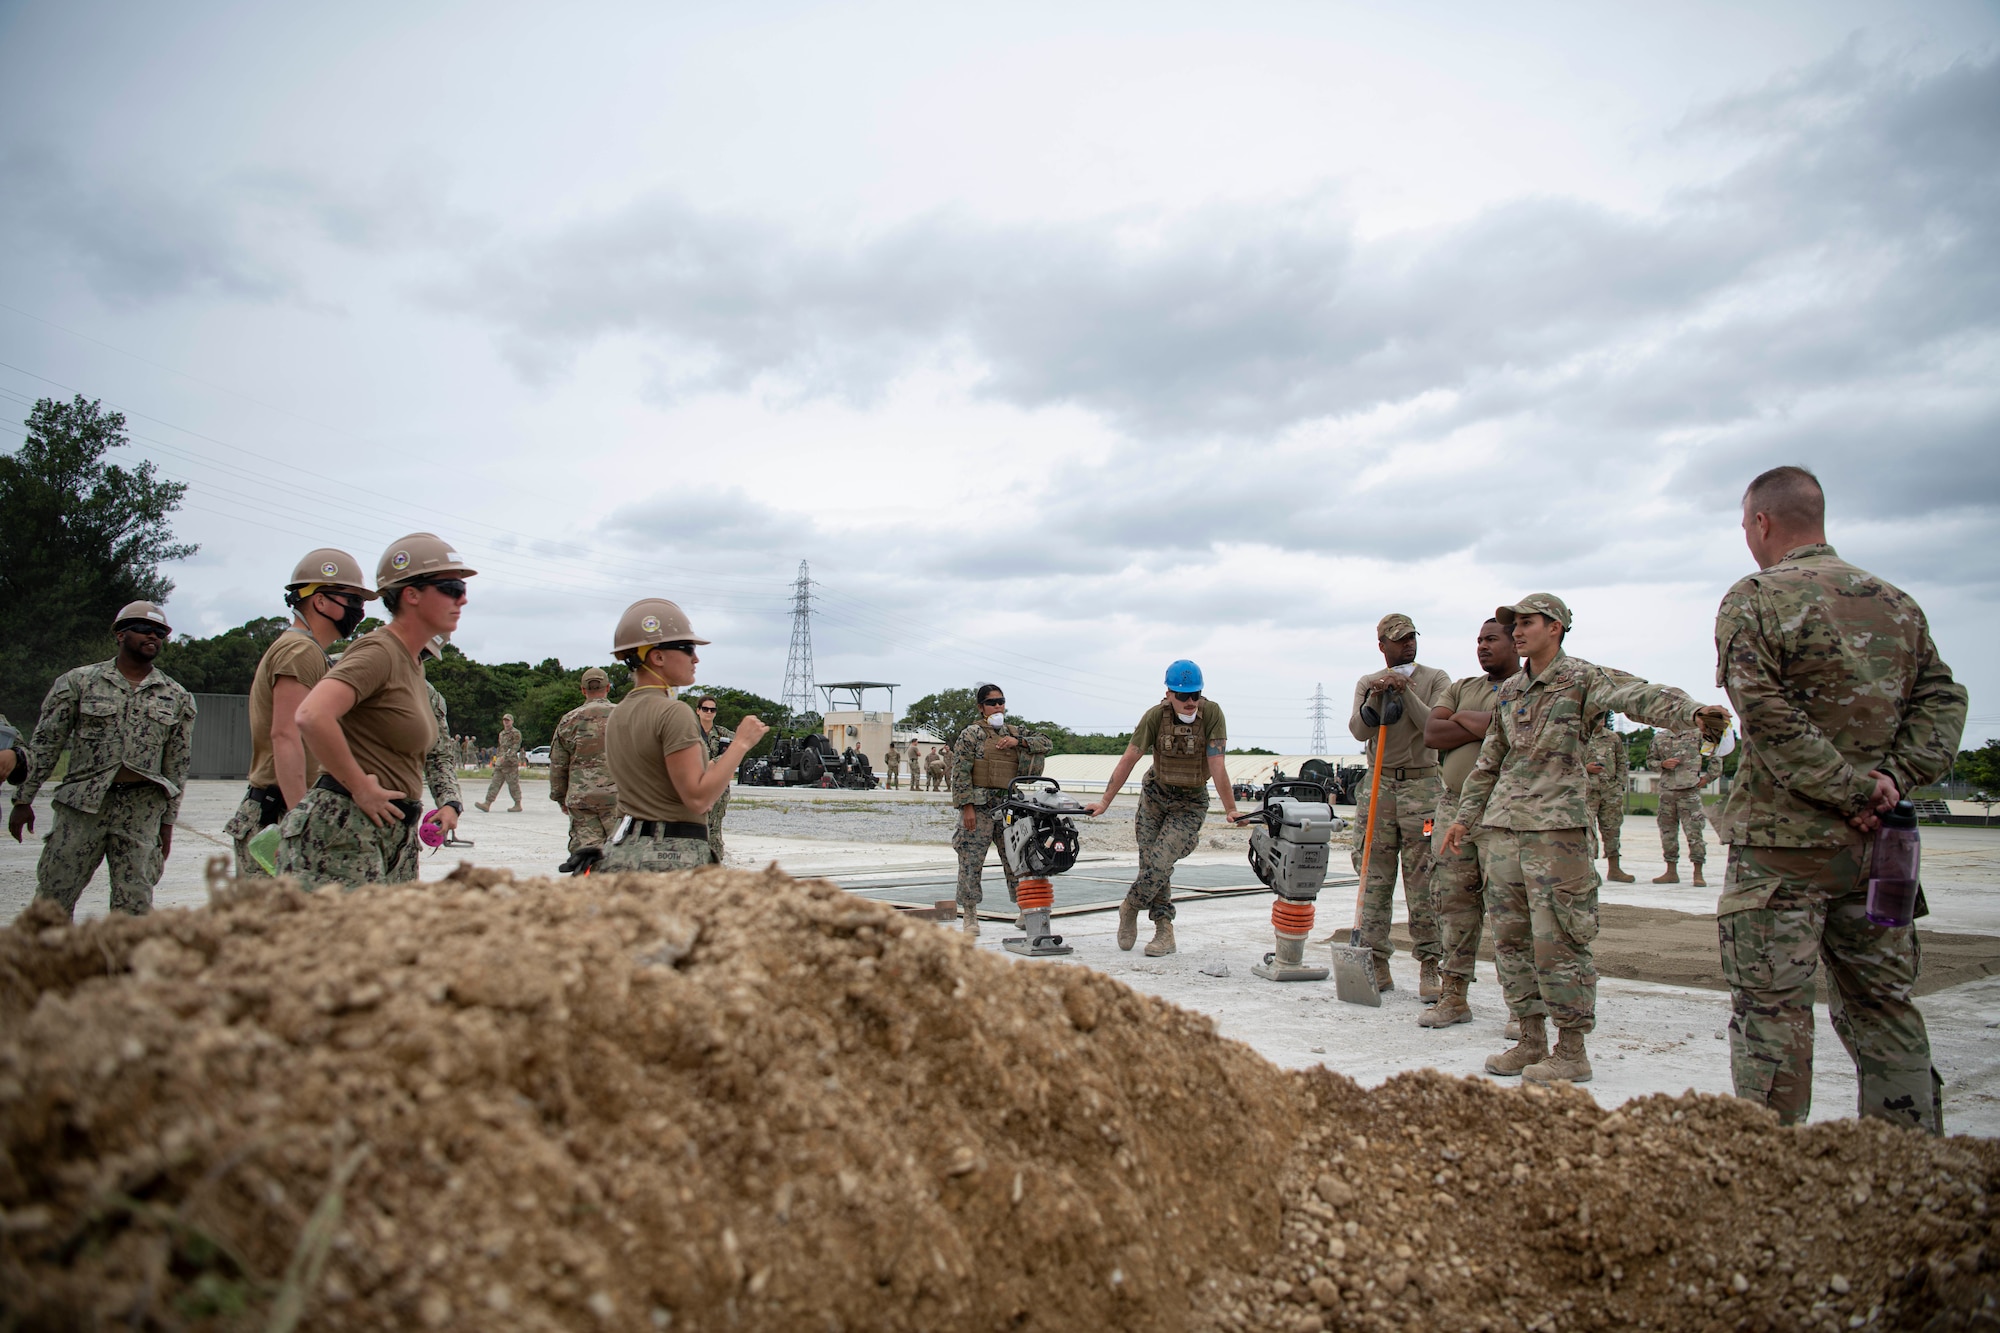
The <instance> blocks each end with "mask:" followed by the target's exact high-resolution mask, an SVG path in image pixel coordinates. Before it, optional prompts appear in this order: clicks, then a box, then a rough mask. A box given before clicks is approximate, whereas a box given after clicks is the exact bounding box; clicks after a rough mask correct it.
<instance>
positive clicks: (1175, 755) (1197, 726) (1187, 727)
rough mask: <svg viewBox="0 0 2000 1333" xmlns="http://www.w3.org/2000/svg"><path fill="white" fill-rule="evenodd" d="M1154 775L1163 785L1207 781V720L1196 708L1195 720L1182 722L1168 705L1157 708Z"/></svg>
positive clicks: (1199, 783)
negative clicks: (1158, 709)
mask: <svg viewBox="0 0 2000 1333" xmlns="http://www.w3.org/2000/svg"><path fill="white" fill-rule="evenodd" d="M1153 778H1154V780H1155V781H1157V782H1159V783H1160V784H1161V785H1162V786H1166V787H1200V786H1204V785H1205V784H1206V783H1207V782H1208V719H1207V718H1206V717H1205V716H1204V715H1203V712H1202V710H1201V709H1200V708H1199V707H1197V708H1196V709H1195V715H1194V721H1192V722H1183V721H1181V720H1180V719H1179V718H1178V717H1176V716H1174V710H1173V709H1171V708H1162V709H1161V710H1160V726H1159V730H1157V731H1156V732H1154V733H1153Z"/></svg>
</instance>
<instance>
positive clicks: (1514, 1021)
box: [1500, 1014, 1521, 1041]
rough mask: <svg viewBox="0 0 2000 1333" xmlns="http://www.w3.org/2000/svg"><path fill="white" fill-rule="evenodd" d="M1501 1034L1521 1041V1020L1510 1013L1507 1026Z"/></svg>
mask: <svg viewBox="0 0 2000 1333" xmlns="http://www.w3.org/2000/svg"><path fill="white" fill-rule="evenodd" d="M1500 1035H1501V1036H1503V1037H1505V1038H1506V1039H1507V1040H1508V1041H1519V1040H1520V1039H1521V1020H1520V1019H1518V1018H1515V1017H1514V1016H1513V1015H1512V1014H1509V1015H1508V1016H1507V1028H1506V1030H1505V1031H1504V1032H1502V1033H1501V1034H1500Z"/></svg>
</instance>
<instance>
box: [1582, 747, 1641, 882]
mask: <svg viewBox="0 0 2000 1333" xmlns="http://www.w3.org/2000/svg"><path fill="white" fill-rule="evenodd" d="M1584 760H1585V762H1587V763H1592V764H1601V765H1603V766H1604V771H1603V772H1602V773H1598V774H1596V775H1594V776H1591V777H1590V784H1589V796H1588V804H1589V807H1590V815H1591V818H1592V819H1594V820H1595V821H1596V823H1597V842H1598V847H1599V849H1600V852H1601V854H1602V855H1604V856H1609V857H1614V858H1615V857H1616V856H1617V855H1618V854H1619V834H1620V833H1621V832H1622V831H1623V830H1624V827H1625V779H1626V774H1628V773H1629V772H1631V759H1630V756H1629V755H1628V753H1627V751H1626V748H1625V738H1624V737H1623V736H1621V735H1620V734H1619V733H1618V732H1616V731H1614V730H1612V727H1611V719H1610V718H1609V717H1607V718H1605V719H1604V721H1602V722H1601V723H1599V724H1598V730H1597V733H1596V734H1595V735H1593V736H1592V737H1591V738H1590V743H1589V745H1588V746H1586V747H1585V749H1584Z"/></svg>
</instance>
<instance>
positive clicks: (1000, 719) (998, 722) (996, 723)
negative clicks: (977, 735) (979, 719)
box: [986, 713, 1007, 731]
mask: <svg viewBox="0 0 2000 1333" xmlns="http://www.w3.org/2000/svg"><path fill="white" fill-rule="evenodd" d="M986 725H987V726H989V727H991V728H993V729H994V730H995V731H998V730H1000V728H1002V727H1004V726H1006V725H1007V715H1006V714H1005V713H995V714H994V715H993V716H992V717H989V718H987V719H986Z"/></svg>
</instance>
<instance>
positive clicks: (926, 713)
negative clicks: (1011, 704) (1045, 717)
mask: <svg viewBox="0 0 2000 1333" xmlns="http://www.w3.org/2000/svg"><path fill="white" fill-rule="evenodd" d="M978 720H979V705H978V704H976V703H974V702H973V700H972V691H971V690H968V689H958V690H939V691H938V692H937V693H936V694H926V695H925V696H924V697H923V698H921V699H919V700H917V701H916V702H915V703H913V704H911V705H910V706H909V708H908V709H906V710H905V711H904V713H903V725H904V726H905V727H911V728H915V729H917V730H920V731H928V732H929V733H930V734H931V735H933V736H936V737H937V738H938V739H939V740H943V741H955V740H957V739H958V733H959V732H961V731H964V730H965V729H966V728H967V727H969V726H971V725H972V724H973V723H975V722H977V721H978ZM1009 720H1010V721H1019V720H1020V719H1018V718H1010V719H1009Z"/></svg>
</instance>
